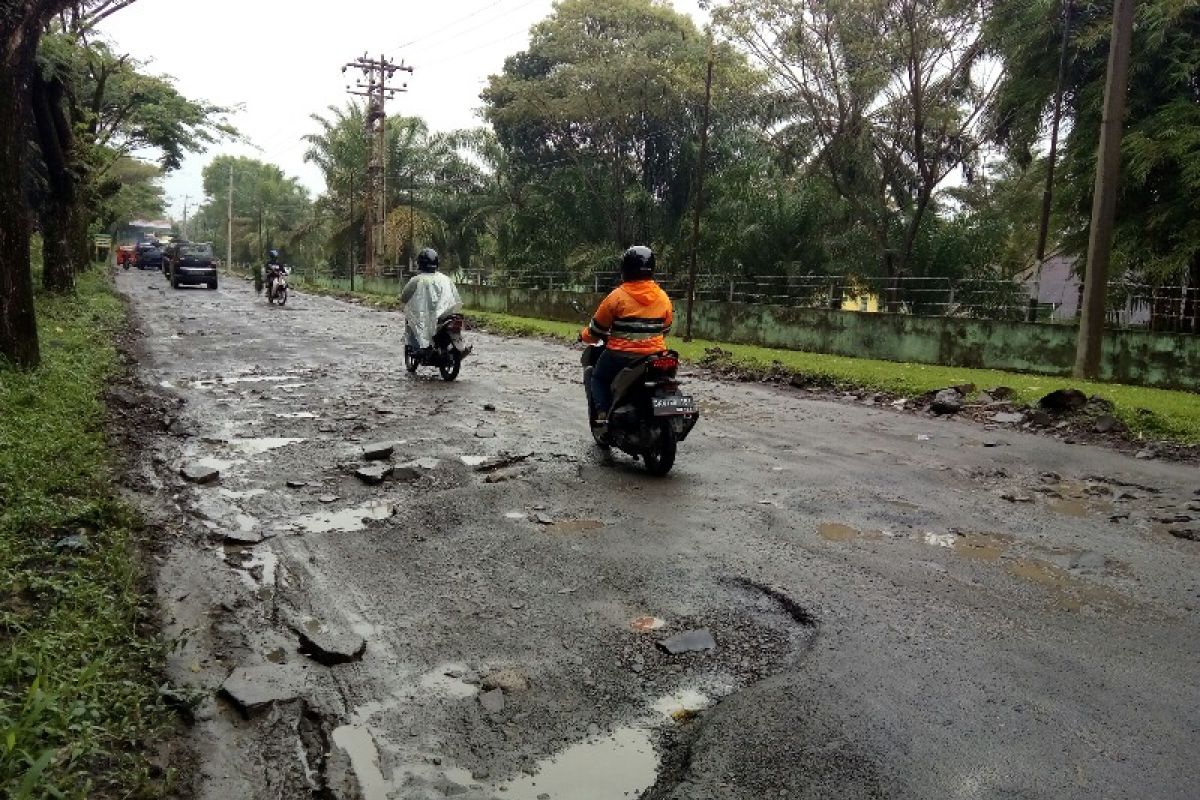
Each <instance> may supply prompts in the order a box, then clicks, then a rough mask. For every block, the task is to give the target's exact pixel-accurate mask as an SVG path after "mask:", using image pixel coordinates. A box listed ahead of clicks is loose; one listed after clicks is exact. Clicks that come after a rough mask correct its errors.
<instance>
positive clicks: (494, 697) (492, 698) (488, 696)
mask: <svg viewBox="0 0 1200 800" xmlns="http://www.w3.org/2000/svg"><path fill="white" fill-rule="evenodd" d="M479 705H481V706H483V710H484V711H486V712H487V713H489V714H499V713H500V712H501V711H503V710H504V691H503V690H501V689H492V690H491V691H490V692H483V693H482V694H480V695H479Z"/></svg>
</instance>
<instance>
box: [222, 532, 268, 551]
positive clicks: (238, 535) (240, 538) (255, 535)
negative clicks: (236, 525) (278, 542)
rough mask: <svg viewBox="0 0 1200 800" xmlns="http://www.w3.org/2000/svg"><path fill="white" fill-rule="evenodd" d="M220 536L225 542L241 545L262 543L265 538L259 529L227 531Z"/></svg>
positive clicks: (247, 545)
mask: <svg viewBox="0 0 1200 800" xmlns="http://www.w3.org/2000/svg"><path fill="white" fill-rule="evenodd" d="M221 538H222V540H223V541H224V542H225V544H229V545H234V546H243V547H249V546H251V545H256V544H262V542H263V540H265V539H266V537H265V536H263V535H262V533H260V532H259V531H227V532H226V533H225V534H224V535H223V536H222V537H221Z"/></svg>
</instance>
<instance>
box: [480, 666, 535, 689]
mask: <svg viewBox="0 0 1200 800" xmlns="http://www.w3.org/2000/svg"><path fill="white" fill-rule="evenodd" d="M480 686H482V687H483V689H484V691H489V692H490V691H491V690H492V689H499V690H501V691H502V692H504V693H505V694H513V693H515V692H524V691H526V690H527V689H528V688H529V678H527V677H525V674H524V673H523V672H520V671H519V670H515V669H502V670H497V671H496V672H493V673H491V674H490V675H486V676H484V678H483V681H482V682H480Z"/></svg>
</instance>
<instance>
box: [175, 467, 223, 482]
mask: <svg viewBox="0 0 1200 800" xmlns="http://www.w3.org/2000/svg"><path fill="white" fill-rule="evenodd" d="M179 474H180V476H182V477H183V479H184V480H185V481H187V482H188V483H198V484H206V483H216V482H217V480H219V479H220V477H221V470H219V469H214V468H213V467H206V466H203V465H202V464H185V465H184V466H183V467H180V469H179Z"/></svg>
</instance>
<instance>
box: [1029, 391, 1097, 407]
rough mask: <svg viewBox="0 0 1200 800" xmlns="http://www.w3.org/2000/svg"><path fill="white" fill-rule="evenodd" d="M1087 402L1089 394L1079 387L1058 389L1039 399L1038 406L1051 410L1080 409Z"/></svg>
mask: <svg viewBox="0 0 1200 800" xmlns="http://www.w3.org/2000/svg"><path fill="white" fill-rule="evenodd" d="M1087 402H1088V398H1087V395H1086V394H1084V393H1083V392H1081V391H1079V390H1078V389H1058V390H1056V391H1053V392H1051V393H1050V394H1048V395H1046V396H1045V397H1043V398H1042V399H1041V400H1039V401H1038V407H1039V408H1044V409H1047V410H1049V411H1078V410H1079V409H1081V408H1083V407H1084V406H1086V405H1087Z"/></svg>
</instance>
